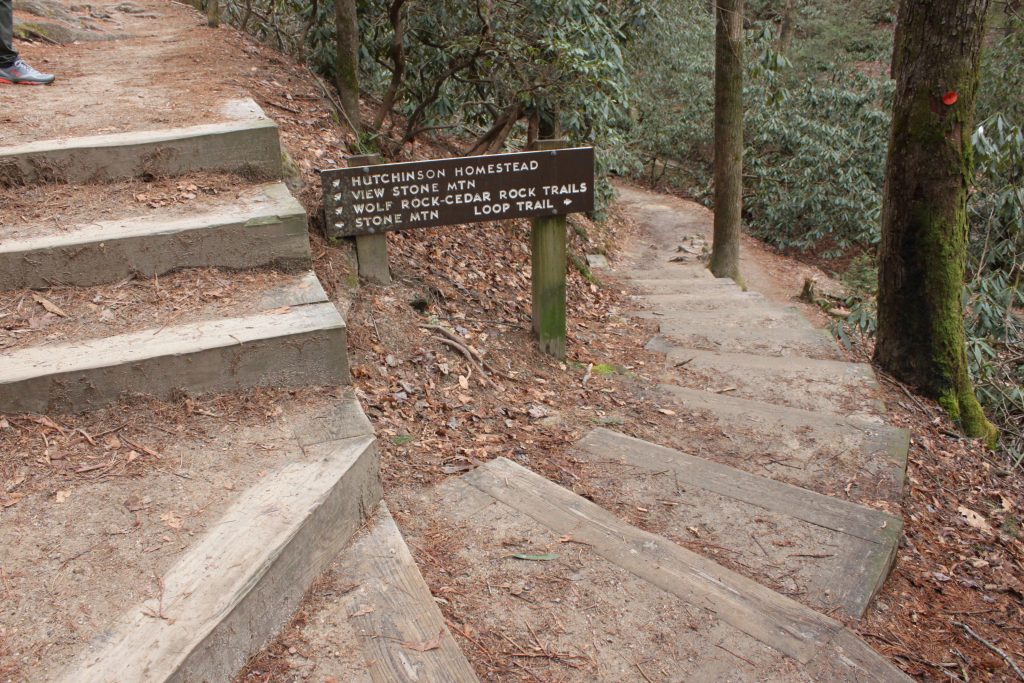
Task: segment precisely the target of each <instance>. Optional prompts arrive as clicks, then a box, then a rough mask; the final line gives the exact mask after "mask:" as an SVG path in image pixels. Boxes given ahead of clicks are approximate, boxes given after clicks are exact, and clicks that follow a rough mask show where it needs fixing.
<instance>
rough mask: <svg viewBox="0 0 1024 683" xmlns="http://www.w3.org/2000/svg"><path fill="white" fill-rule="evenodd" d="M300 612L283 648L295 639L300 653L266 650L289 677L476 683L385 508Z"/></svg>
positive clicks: (322, 579) (356, 681) (317, 585)
mask: <svg viewBox="0 0 1024 683" xmlns="http://www.w3.org/2000/svg"><path fill="white" fill-rule="evenodd" d="M300 614H301V616H300V617H299V618H298V619H297V620H296V621H295V622H293V625H292V626H291V627H290V628H289V629H288V630H287V631H286V636H287V638H288V641H287V643H286V644H290V643H291V642H292V641H293V640H294V639H298V640H300V641H301V642H302V648H301V650H302V651H301V652H299V651H298V648H289V647H277V648H275V649H274V650H272V651H271V652H274V653H275V654H276V656H278V657H279V658H280V659H282V660H283V661H282V662H281V663H282V664H283V665H284V666H286V667H287V669H288V671H289V673H290V674H292V676H293V677H294V678H293V679H294V680H298V679H300V678H301V679H305V680H313V681H330V680H334V681H345V682H346V683H370V682H371V681H396V682H397V681H424V682H427V681H452V682H453V683H455V682H459V683H462V682H465V683H471V682H473V681H477V680H478V679H477V676H476V674H475V673H474V672H473V668H472V667H471V666H470V665H469V662H468V661H467V660H466V657H465V655H464V654H463V653H462V650H460V649H459V646H458V644H457V643H456V642H455V639H454V638H453V637H452V634H451V632H449V630H448V627H447V626H446V625H445V620H444V617H443V616H442V615H441V610H440V609H438V606H437V602H435V600H434V596H433V595H431V593H430V589H429V588H428V587H427V584H426V582H425V581H424V580H423V577H422V576H421V575H420V572H419V569H418V568H417V567H416V562H415V561H414V560H413V557H412V554H411V553H410V552H409V548H408V547H407V546H406V544H405V541H404V540H403V538H402V534H401V533H400V532H399V530H398V526H397V525H396V524H395V521H394V519H392V517H391V513H390V511H389V510H388V508H387V506H386V505H385V504H384V503H381V504H380V505H379V506H378V507H377V510H376V512H375V514H374V516H373V519H372V520H371V522H370V524H369V525H368V527H367V528H365V529H364V530H363V531H361V532H360V533H359V535H358V536H357V537H356V538H354V539H353V540H352V542H351V543H350V544H349V546H348V547H347V548H346V549H345V550H344V551H343V552H342V553H341V554H340V555H339V556H338V557H337V558H336V560H335V561H334V562H333V563H332V564H331V567H330V568H329V569H328V570H327V571H326V572H325V573H324V574H322V575H321V576H320V577H319V578H318V579H317V581H316V582H315V586H314V588H313V590H312V591H311V593H310V594H309V596H308V598H307V602H306V604H305V605H303V607H302V608H301V609H300ZM282 652H283V653H284V654H281V653H282ZM260 659H261V657H260V656H259V655H257V657H256V658H255V659H254V661H256V662H258V661H260ZM238 680H239V681H245V680H252V679H247V678H239V679H238Z"/></svg>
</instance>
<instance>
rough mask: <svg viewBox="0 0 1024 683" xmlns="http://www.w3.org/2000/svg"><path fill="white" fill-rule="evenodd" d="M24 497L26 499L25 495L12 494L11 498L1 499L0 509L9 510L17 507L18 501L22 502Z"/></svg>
mask: <svg viewBox="0 0 1024 683" xmlns="http://www.w3.org/2000/svg"><path fill="white" fill-rule="evenodd" d="M24 497H25V496H24V494H21V493H12V494H10V495H9V496H7V497H6V498H0V507H5V508H9V507H11V506H12V505H17V504H18V501H19V500H21V499H22V498H24Z"/></svg>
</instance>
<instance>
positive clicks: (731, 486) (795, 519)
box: [574, 429, 903, 618]
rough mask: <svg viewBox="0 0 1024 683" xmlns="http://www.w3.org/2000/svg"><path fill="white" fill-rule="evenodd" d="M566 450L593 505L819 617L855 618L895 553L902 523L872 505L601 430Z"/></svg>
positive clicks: (880, 582) (880, 581) (875, 591)
mask: <svg viewBox="0 0 1024 683" xmlns="http://www.w3.org/2000/svg"><path fill="white" fill-rule="evenodd" d="M574 452H575V453H576V454H577V455H578V456H579V457H580V458H581V459H582V460H583V461H584V462H586V463H587V464H588V465H589V466H588V467H587V470H588V472H587V473H588V476H587V477H586V479H587V482H588V484H591V485H593V487H594V489H595V490H596V491H598V492H599V494H598V497H597V498H595V502H597V503H599V504H603V505H604V506H605V507H607V508H608V509H609V510H611V511H613V512H616V511H619V512H621V511H625V512H626V513H627V514H628V515H630V516H631V517H633V516H636V517H640V518H642V521H643V525H644V527H645V528H648V529H651V530H656V531H657V532H658V533H660V534H662V535H663V536H666V537H667V538H669V539H671V540H673V541H675V542H676V543H679V544H680V545H683V546H686V547H689V548H691V549H694V550H697V551H699V552H702V553H703V554H705V555H709V556H713V557H715V559H716V560H718V561H720V562H724V563H726V564H728V565H730V566H736V567H737V568H738V571H740V572H741V573H743V574H745V575H746V576H747V577H748V578H751V579H754V580H755V581H757V582H758V583H763V584H765V585H767V586H769V587H770V588H772V589H774V590H776V591H778V592H780V593H783V594H786V595H789V596H791V597H793V598H794V599H796V600H797V601H799V602H802V603H804V604H807V605H809V606H811V607H813V608H814V609H816V610H818V611H821V612H824V613H826V614H831V613H832V612H833V611H834V610H836V609H838V610H840V611H841V612H843V613H844V614H845V615H846V616H849V617H854V618H859V617H861V616H862V615H863V614H864V611H865V610H866V609H867V607H868V605H869V604H870V602H871V600H872V598H873V597H874V596H875V594H876V593H877V592H878V590H879V589H880V588H881V586H882V583H883V582H884V581H885V579H886V577H887V576H888V575H889V571H890V569H891V568H892V563H893V561H894V560H895V559H896V549H897V547H898V546H899V541H900V535H901V533H902V530H903V521H902V520H901V519H899V518H897V517H894V516H892V515H889V514H886V513H884V512H881V511H878V510H873V509H871V508H868V507H864V506H861V505H855V504H853V503H850V502H847V501H843V500H839V499H836V498H830V497H828V496H823V495H821V494H818V493H814V492H812V491H808V490H807V489H802V488H798V487H796V486H791V485H789V484H784V483H781V482H778V481H775V480H772V479H768V478H765V477H759V476H757V475H753V474H749V473H747V472H743V471H741V470H737V469H734V468H732V467H727V466H725V465H720V464H718V463H715V462H711V461H709V460H704V459H702V458H696V457H694V456H692V455H688V454H686V453H683V452H681V451H677V450H673V449H670V448H665V447H663V446H658V445H657V444H653V443H649V442H647V441H642V440H640V439H635V438H632V437H629V436H626V435H623V434H619V433H617V432H612V431H609V430H607V429H595V430H592V431H591V432H590V433H589V434H587V435H586V436H585V437H584V438H583V440H582V441H580V442H579V443H578V444H577V446H576V448H575V449H574ZM637 510H643V511H645V512H642V513H641V514H640V515H636V511H637Z"/></svg>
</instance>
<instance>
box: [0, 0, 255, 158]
mask: <svg viewBox="0 0 1024 683" xmlns="http://www.w3.org/2000/svg"><path fill="white" fill-rule="evenodd" d="M59 7H60V8H61V9H62V10H63V11H65V12H67V13H68V14H69V15H70V16H71V17H72V18H73V19H77V20H78V21H83V20H85V21H87V22H88V24H89V25H90V26H92V27H94V28H95V30H96V31H97V32H98V34H99V35H102V36H106V37H108V38H109V40H95V41H88V42H77V41H76V42H73V43H70V44H67V45H52V44H46V45H44V44H42V43H26V42H19V43H18V45H17V48H18V50H19V51H20V52H22V53H23V56H24V57H25V59H26V60H28V61H29V62H31V63H33V64H34V66H36V67H37V68H39V69H41V70H44V71H48V72H52V73H54V74H56V75H57V81H56V83H55V84H54V85H52V86H50V87H45V88H0V145H18V144H25V143H29V142H36V141H39V140H47V139H56V138H64V137H72V136H77V135H102V134H105V133H122V132H126V131H138V130H149V129H155V128H169V127H180V126H188V125H196V124H202V123H214V122H216V121H221V120H225V119H229V118H235V117H236V116H235V114H237V112H235V113H233V112H232V111H231V110H230V108H226V103H228V102H229V101H231V100H237V99H239V98H241V97H244V96H246V93H245V91H244V90H243V88H241V87H239V85H237V81H235V79H230V78H224V73H223V72H222V71H221V66H220V65H221V64H223V63H224V61H225V60H223V59H218V57H223V56H225V55H227V54H229V53H234V55H235V60H232V61H237V55H238V54H239V53H242V54H244V53H243V52H242V51H243V45H242V43H241V41H240V40H239V39H238V36H237V35H235V34H234V32H230V33H229V32H226V31H221V32H217V31H216V30H214V29H205V28H200V29H197V30H192V27H193V26H194V25H195V22H196V16H195V14H194V12H193V10H192V9H191V8H189V7H186V6H185V5H182V4H179V3H177V2H159V1H157V0H138V1H136V2H123V3H112V4H110V5H100V6H95V5H74V6H69V7H65V6H64V5H60V6H59ZM18 17H19V18H21V19H22V20H24V21H26V22H38V21H39V17H36V16H34V15H31V14H28V13H26V12H19V13H18ZM97 17H101V18H97ZM111 41H115V42H116V43H117V45H116V48H113V47H112V42H111Z"/></svg>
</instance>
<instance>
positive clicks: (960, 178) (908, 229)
mask: <svg viewBox="0 0 1024 683" xmlns="http://www.w3.org/2000/svg"><path fill="white" fill-rule="evenodd" d="M988 5H989V0H931V2H927V3H922V2H917V1H916V0H903V1H902V2H901V3H900V10H899V19H898V21H899V24H898V30H897V34H896V35H897V39H898V41H899V42H898V44H897V45H896V46H895V48H894V51H893V77H894V78H895V79H896V98H895V102H894V104H893V121H892V134H891V137H890V139H889V156H888V161H887V162H886V169H885V190H884V196H883V205H882V243H881V246H880V252H879V254H880V263H879V273H878V285H879V289H878V341H877V345H876V347H875V361H876V362H877V363H878V364H879V365H880V366H881V367H882V368H884V369H885V370H887V371H889V372H890V373H892V374H893V375H894V376H895V377H897V378H898V379H900V380H902V381H904V382H907V383H908V384H911V385H914V386H916V387H918V388H919V389H920V390H921V391H922V392H923V393H925V394H926V395H928V396H932V397H934V398H936V399H938V401H939V403H940V404H941V405H942V406H943V408H945V409H946V410H947V411H949V414H950V416H951V417H952V418H953V419H954V420H956V421H957V422H958V423H960V425H961V427H962V429H963V430H964V432H965V433H966V434H968V435H970V436H983V437H985V438H986V439H988V440H990V441H992V440H994V439H995V438H997V437H998V433H997V432H996V430H995V428H994V427H993V426H992V425H991V423H989V422H988V420H986V419H985V415H984V413H983V412H982V410H981V406H980V405H979V404H978V401H977V399H976V398H975V395H974V388H973V386H972V384H971V380H970V377H969V375H968V371H967V357H966V348H965V341H964V314H963V303H962V300H961V292H962V290H963V283H964V270H965V267H966V261H967V239H968V223H967V193H968V188H969V187H970V184H971V181H972V178H973V167H972V150H971V133H972V132H973V129H974V102H975V95H976V92H977V87H978V68H979V63H980V54H981V44H982V39H983V37H984V32H985V17H986V14H987V11H988Z"/></svg>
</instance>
